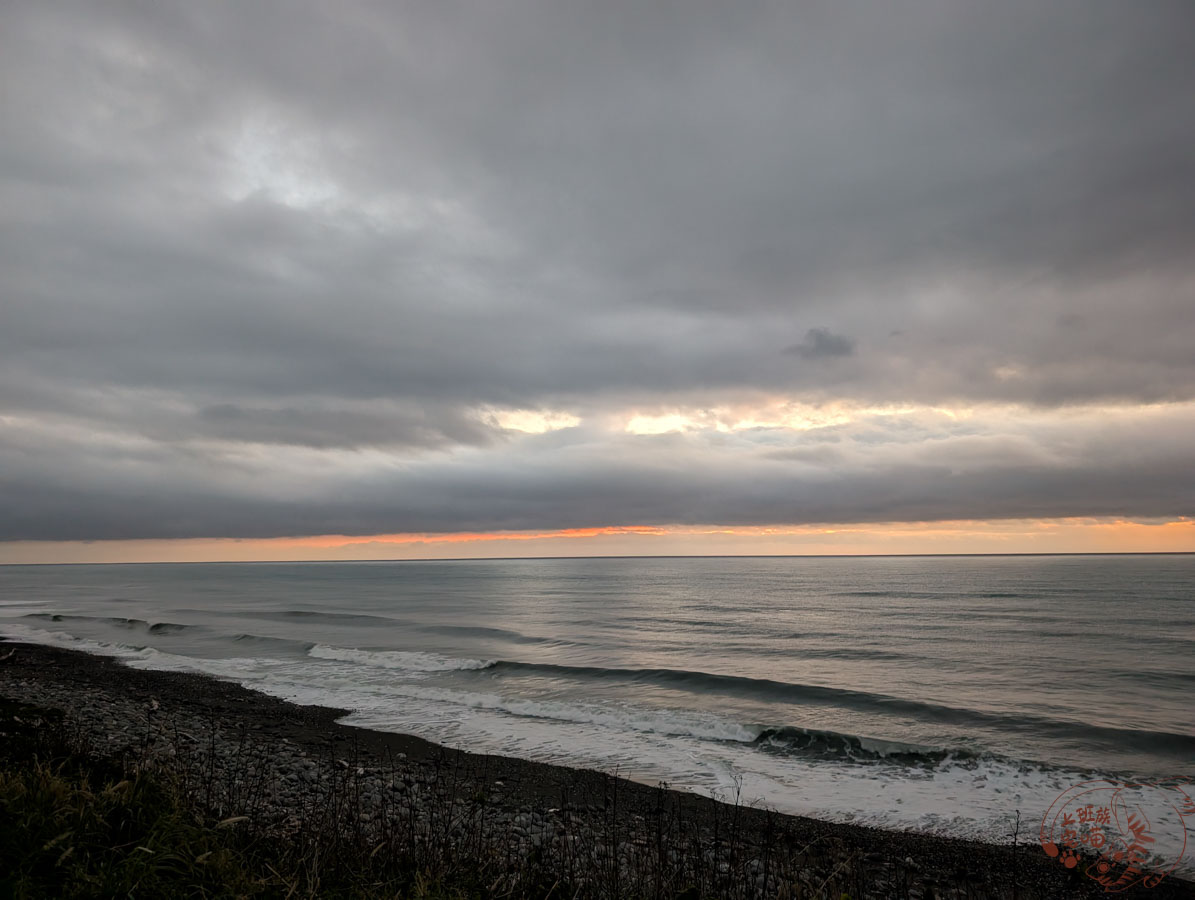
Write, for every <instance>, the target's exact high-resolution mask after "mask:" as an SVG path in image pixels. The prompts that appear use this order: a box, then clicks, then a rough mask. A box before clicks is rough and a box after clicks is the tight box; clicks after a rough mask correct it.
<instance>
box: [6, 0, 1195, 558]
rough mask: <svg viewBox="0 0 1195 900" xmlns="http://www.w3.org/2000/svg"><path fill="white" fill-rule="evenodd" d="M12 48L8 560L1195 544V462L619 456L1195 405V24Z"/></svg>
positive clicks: (214, 11)
mask: <svg viewBox="0 0 1195 900" xmlns="http://www.w3.org/2000/svg"><path fill="white" fill-rule="evenodd" d="M0 18H2V20H3V27H0V79H3V83H4V85H5V92H4V93H3V95H2V97H0V103H2V104H3V110H2V112H3V115H2V116H0V416H3V417H4V419H3V420H2V421H3V423H4V424H3V426H2V427H3V431H0V466H2V467H0V499H2V500H3V501H4V504H5V507H6V508H7V509H10V510H16V512H15V514H13V515H12V516H9V517H6V524H5V527H4V529H3V533H2V534H0V537H8V538H20V537H56V536H57V537H62V536H68V535H69V536H73V537H87V538H102V537H119V536H130V535H133V534H136V535H138V536H153V535H155V534H161V535H172V536H183V535H186V536H192V535H201V534H203V535H209V534H210V535H215V534H220V535H225V534H227V535H244V536H250V535H256V536H263V535H267V534H282V533H286V534H293V533H301V532H302V531H304V530H305V531H309V532H328V531H339V530H343V531H351V532H353V533H364V532H367V531H369V530H379V531H392V530H398V529H414V530H439V529H453V528H458V527H459V528H490V527H547V526H549V525H553V526H556V525H561V526H562V525H564V524H568V525H590V524H612V523H613V524H617V523H618V522H623V521H637V522H662V521H677V522H680V521H697V520H698V519H699V518H700V517H705V518H704V519H702V521H724V522H728V523H730V522H734V523H749V522H776V521H798V520H800V521H814V520H816V519H817V517H821V518H822V519H824V520H826V521H845V520H847V519H848V518H850V517H854V518H855V519H856V520H859V521H877V520H879V519H881V518H884V517H888V518H897V519H900V518H926V517H928V518H934V517H937V518H942V517H959V516H964V517H993V516H1012V515H1022V514H1024V515H1031V514H1032V515H1038V514H1041V515H1045V514H1047V513H1046V512H1042V510H1052V512H1050V513H1048V514H1051V515H1068V514H1075V515H1080V514H1095V513H1092V512H1091V510H1094V509H1097V508H1098V509H1101V510H1104V512H1103V513H1101V514H1116V513H1125V514H1128V513H1129V512H1132V514H1134V515H1170V514H1176V510H1178V512H1179V513H1181V512H1184V511H1185V512H1190V504H1189V499H1190V492H1189V486H1190V480H1189V477H1187V476H1184V475H1183V474H1182V469H1183V466H1184V465H1186V471H1192V470H1195V466H1191V465H1189V463H1191V462H1192V460H1190V459H1188V456H1189V455H1190V454H1189V452H1188V451H1190V450H1191V447H1190V443H1189V440H1188V441H1181V440H1180V441H1179V442H1178V444H1177V446H1174V445H1170V444H1168V445H1167V446H1168V448H1169V449H1168V450H1167V451H1166V453H1165V454H1161V455H1156V454H1152V453H1150V452H1142V453H1140V454H1136V455H1132V454H1130V455H1126V456H1125V457H1124V458H1119V459H1117V460H1112V461H1109V460H1107V459H1104V457H1103V456H1102V455H1101V447H1102V445H1101V443H1100V442H1099V441H1096V440H1094V439H1092V440H1089V441H1087V442H1086V443H1082V446H1083V447H1084V452H1083V453H1082V454H1067V455H1066V456H1065V460H1066V462H1065V465H1060V464H1058V463H1056V462H1051V461H1049V460H1043V459H1042V458H1040V456H1039V450H1040V447H1041V446H1042V442H1043V441H1045V438H1043V437H1041V435H1039V434H1035V435H1033V436H1027V435H1024V434H1020V433H1019V432H1017V431H1016V428H1015V423H1013V422H1012V421H1010V420H1009V419H1008V418H1007V416H1005V414H1004V413H999V414H997V413H992V414H990V415H988V414H981V415H980V416H979V417H978V418H977V419H976V420H975V422H976V424H974V425H973V426H972V427H974V428H975V429H976V432H977V433H976V434H975V435H974V436H973V437H974V439H975V440H977V441H979V442H980V443H979V444H977V445H967V444H960V443H958V442H957V441H955V442H954V443H951V444H950V445H949V446H950V447H951V451H950V452H951V454H958V455H961V456H967V455H968V454H975V453H979V456H980V457H981V458H982V461H981V462H974V463H968V466H967V468H966V472H965V473H964V474H962V475H955V474H949V473H953V472H954V471H955V470H954V468H953V466H954V465H955V463H953V462H951V459H956V460H957V458H961V457H959V456H949V457H948V456H947V455H946V454H945V449H944V448H945V446H946V445H944V444H942V443H941V442H940V439H939V438H936V437H935V436H934V435H932V434H928V433H926V432H925V431H924V430H923V429H921V428H920V427H916V428H912V429H911V430H910V431H909V440H910V441H911V442H912V445H914V446H917V447H920V448H921V451H920V452H921V453H922V455H921V456H917V455H916V454H914V453H913V452H912V447H911V446H907V445H906V442H905V441H904V439H903V437H902V435H904V432H902V431H901V429H900V428H899V427H897V426H896V424H894V423H893V422H888V423H887V424H886V425H885V426H884V427H883V428H880V429H878V430H874V431H872V432H871V433H870V434H869V433H867V432H865V431H860V432H858V433H855V432H852V435H851V438H850V440H849V441H847V440H846V439H845V438H843V437H842V435H841V434H839V433H837V432H834V430H833V429H831V430H830V431H829V432H826V433H825V434H824V435H823V439H819V441H817V442H812V443H811V442H809V441H807V440H805V438H803V437H800V436H799V435H798V436H794V435H792V434H783V433H780V432H774V431H769V430H767V429H764V431H763V432H761V433H760V434H759V435H758V438H759V440H760V441H764V442H765V443H766V444H767V446H766V449H763V448H761V447H758V446H754V445H752V446H749V447H742V446H738V445H737V444H734V443H733V440H737V438H733V439H732V438H722V440H724V441H731V442H732V443H731V444H725V443H724V444H718V443H717V442H716V441H713V439H711V441H712V442H711V443H710V444H708V445H704V444H703V445H700V446H698V447H696V448H694V447H691V446H689V447H688V449H687V450H686V453H688V454H691V456H689V457H687V458H686V465H687V467H688V468H687V471H686V472H677V471H674V468H675V465H676V461H675V460H673V459H671V458H670V457H668V456H666V455H665V456H660V451H659V450H658V445H668V446H671V444H670V442H673V441H674V438H675V436H670V435H661V436H657V437H647V436H643V437H642V438H641V439H636V440H629V438H628V437H627V436H626V435H623V434H620V433H618V432H617V430H615V431H613V432H611V431H610V430H608V429H606V430H603V429H602V428H599V427H597V425H596V424H593V423H596V422H599V421H606V420H607V419H608V418H609V417H611V416H615V415H616V414H618V415H623V414H624V413H626V412H627V411H635V410H643V411H655V412H667V411H668V410H670V409H677V408H708V407H713V406H718V405H726V404H731V405H733V404H735V403H740V402H746V401H745V400H744V398H748V399H749V398H757V397H760V396H772V395H775V396H783V397H787V398H791V399H793V400H796V401H800V402H803V403H808V404H814V405H817V404H834V403H846V404H848V405H854V406H855V407H867V406H874V405H877V404H881V405H882V404H896V405H901V404H910V405H919V406H926V407H932V406H943V405H946V406H949V405H957V406H962V407H978V408H980V409H984V408H987V407H988V406H992V405H995V406H994V407H993V408H995V407H999V408H1000V409H1003V408H1004V405H1005V404H1017V405H1020V406H1021V407H1023V408H1024V409H1026V410H1029V411H1031V412H1032V415H1034V416H1037V415H1038V413H1037V412H1034V411H1035V410H1055V411H1056V412H1057V415H1058V416H1060V418H1059V421H1060V422H1064V421H1069V419H1068V418H1067V417H1068V416H1071V415H1072V413H1073V414H1075V415H1079V414H1081V413H1082V411H1083V410H1084V409H1085V408H1087V407H1089V406H1092V405H1103V406H1109V405H1118V404H1127V405H1136V404H1165V403H1183V402H1186V401H1191V400H1193V399H1195V354H1192V352H1191V349H1190V348H1191V347H1192V346H1195V333H1193V332H1195V318H1193V317H1192V315H1191V311H1192V309H1193V308H1195V271H1193V265H1195V264H1193V263H1192V260H1191V254H1190V247H1191V246H1192V245H1195V217H1193V216H1192V215H1191V210H1192V209H1195V156H1192V154H1191V153H1190V148H1191V147H1192V146H1195V116H1192V114H1191V107H1190V85H1192V84H1195V52H1193V51H1195V48H1193V47H1192V46H1191V37H1190V36H1191V35H1192V34H1195V13H1193V12H1192V8H1191V6H1190V5H1189V4H1188V3H1185V2H1177V0H1176V2H1159V3H1153V4H1150V5H1149V6H1148V7H1142V6H1140V5H1137V6H1132V5H1125V4H1120V3H1114V2H1102V0H1097V2H1090V0H1082V2H1079V0H1065V2H1061V3H1055V4H1050V5H1049V6H1043V5H1042V4H1038V3H1030V2H1027V0H1026V2H1019V0H1018V2H1012V3H1005V4H997V5H994V4H980V3H950V4H943V3H939V2H936V0H922V2H902V3H897V4H888V5H885V6H884V7H883V8H882V9H881V8H878V7H875V6H874V5H867V6H862V7H859V8H857V9H852V8H850V7H849V5H848V6H844V5H843V4H841V3H829V2H820V0H816V2H807V3H800V4H780V3H755V2H749V3H746V4H736V5H734V6H733V7H732V6H728V5H725V4H698V5H697V6H689V7H686V8H685V10H684V11H683V12H681V11H674V10H669V9H667V8H665V7H663V6H658V5H653V6H644V5H642V4H632V3H622V2H612V3H600V4H599V3H593V4H588V5H582V6H571V7H569V8H567V9H566V8H565V7H563V6H560V5H557V4H549V3H541V2H536V0H523V2H520V3H516V4H515V5H514V6H510V5H506V6H504V7H503V9H501V10H498V9H497V8H491V7H489V6H487V5H486V4H480V3H468V2H460V3H442V4H433V5H426V6H410V5H406V6H404V5H394V4H384V3H370V2H349V3H343V4H336V5H327V4H317V3H312V2H306V3H298V4H294V3H287V4H282V3H262V4H255V5H254V6H253V7H251V8H250V7H245V6H244V5H241V4H221V3H217V4H205V5H196V4H184V3H174V2H168V3H132V4H124V5H115V6H113V5H104V4H94V3H82V2H79V3H63V4H53V5H47V4H38V3H33V2H24V0H22V2H16V3H10V4H8V5H6V7H5V9H4V11H3V12H0ZM812 323H816V326H815V327H810V326H811V324H812ZM802 333H804V338H803V339H802V340H801V341H800V342H798V343H796V344H795V345H792V346H791V347H788V350H787V351H786V352H777V348H784V347H786V340H785V336H789V337H788V340H789V341H791V340H792V337H791V336H794V335H800V334H802ZM794 356H795V357H796V359H795V360H794ZM492 408H514V409H533V410H534V409H562V410H566V411H570V412H573V413H575V414H577V415H579V416H581V417H582V418H583V419H584V420H585V424H584V425H583V426H582V427H581V428H576V429H569V430H567V431H565V432H556V433H553V434H549V435H544V436H542V437H539V438H534V439H531V438H527V439H523V438H518V436H517V435H512V434H511V433H510V432H509V431H504V430H503V429H502V428H501V427H499V425H498V424H497V423H496V422H495V420H493V419H492V418H488V417H487V413H486V410H489V409H492ZM1076 411H1077V412H1076ZM624 418H625V416H624ZM1035 421H1037V420H1036V419H1035ZM1133 423H1134V424H1133V425H1132V427H1133V428H1140V429H1141V431H1142V434H1143V435H1147V434H1152V431H1151V429H1152V428H1153V427H1154V419H1153V418H1151V414H1149V413H1148V412H1142V413H1141V418H1140V421H1138V420H1136V419H1134V420H1133ZM835 434H837V435H838V436H837V438H834V435H835ZM832 438H833V439H832ZM1143 439H1144V438H1143ZM553 442H554V443H553ZM1060 442H1064V441H1063V438H1060V437H1057V436H1051V437H1050V439H1049V441H1046V443H1047V444H1048V445H1049V446H1051V447H1056V446H1058V445H1059V443H1060ZM686 446H688V445H686ZM549 447H551V452H549V451H548V449H546V448H549ZM728 447H733V448H735V449H734V450H733V452H731V450H730V449H728ZM897 447H900V448H903V450H904V451H907V452H908V456H907V457H902V458H900V459H896V458H893V457H889V456H887V455H886V454H887V453H889V452H890V451H893V448H897ZM976 447H980V448H981V450H982V452H980V450H977V449H976ZM537 448H538V449H537ZM996 448H1000V449H999V452H997V451H996ZM848 449H849V454H848ZM769 453H770V454H772V455H770V456H769V455H767V454H769ZM312 454H315V456H313V455H312ZM319 454H323V456H322V457H319V458H318V460H317V457H318V455H319ZM520 454H522V455H523V456H520ZM843 454H848V455H847V456H844V455H843ZM262 458H269V459H272V460H273V464H272V465H262V464H260V459H262ZM520 458H525V461H524V462H519V459H520ZM968 458H970V457H968ZM382 460H385V462H382ZM819 460H837V463H835V465H833V466H830V465H828V464H826V465H823V464H822V463H819ZM365 461H368V465H366V462H365ZM432 463H435V465H436V468H434V469H427V470H425V469H424V468H422V467H424V466H427V465H431V464H432ZM566 463H567V464H566ZM810 466H812V467H813V468H812V469H810V468H809V467H810ZM776 467H781V468H780V469H777V468H776ZM788 467H792V468H788ZM247 471H252V472H253V473H254V475H253V477H252V478H251V479H248V480H244V479H243V478H242V476H243V474H244V473H245V472H247ZM943 472H946V473H948V475H947V477H945V478H942V477H939V476H941V475H942V473H943ZM815 473H816V475H815ZM1018 479H1019V480H1018ZM760 484H774V485H780V486H781V487H780V488H777V489H776V490H775V491H773V492H769V491H765V490H762V489H761V488H759V485H760ZM943 485H946V486H947V487H943ZM1018 485H1019V486H1018ZM1163 485H1168V487H1164V486H1163ZM1130 489H1132V491H1136V493H1132V491H1131V490H1130ZM695 498H696V499H695ZM699 500H700V502H698V501H699ZM1184 504H1186V505H1185V506H1184ZM778 516H787V517H789V518H788V519H781V518H777V517H778Z"/></svg>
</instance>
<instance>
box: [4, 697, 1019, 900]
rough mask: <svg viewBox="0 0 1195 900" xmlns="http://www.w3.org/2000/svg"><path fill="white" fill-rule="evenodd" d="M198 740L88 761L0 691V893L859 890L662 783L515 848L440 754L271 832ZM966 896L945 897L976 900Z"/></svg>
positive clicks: (257, 772)
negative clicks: (414, 770)
mask: <svg viewBox="0 0 1195 900" xmlns="http://www.w3.org/2000/svg"><path fill="white" fill-rule="evenodd" d="M214 734H215V723H213V727H212V735H213V736H212V737H211V738H210V740H190V741H186V742H179V741H176V742H175V744H176V746H174V747H173V748H172V750H171V753H169V754H166V755H162V754H155V753H151V752H149V751H148V743H149V742H148V741H147V742H146V743H147V746H145V747H141V748H135V747H134V748H130V749H129V750H128V751H127V752H125V753H124V754H123V755H121V756H119V757H101V756H96V755H94V754H93V753H92V752H91V751H90V750H89V748H88V747H87V746H86V744H85V743H84V742H83V741H82V740H81V739H80V738H79V737H78V736H76V735H73V734H72V733H71V732H70V729H69V728H68V727H67V726H65V725H64V723H63V721H62V718H61V716H60V715H59V714H57V713H55V712H53V711H46V710H40V709H36V708H33V707H29V706H24V705H21V704H15V703H12V702H9V701H5V700H3V699H2V698H0V898H8V897H12V898H45V897H63V898H82V897H121V898H136V897H146V898H150V897H152V898H158V897H186V898H224V897H228V898H234V897H235V898H241V897H244V898H267V897H268V898H273V897H278V898H288V900H289V898H302V897H329V898H340V897H344V898H350V897H352V898H424V900H473V898H488V897H504V898H512V900H517V898H523V900H557V898H560V900H581V898H592V900H608V898H609V900H613V898H623V897H626V898H641V900H665V898H678V900H701V898H715V897H716V898H728V900H736V898H742V900H747V898H755V897H761V896H768V897H773V896H774V897H779V898H789V900H806V898H821V900H842V898H848V900H849V898H850V897H859V896H861V895H863V893H864V892H865V889H867V888H872V887H874V885H875V877H876V875H877V871H876V866H875V864H874V863H868V862H867V861H866V860H864V859H863V858H862V854H861V853H860V852H859V851H857V850H856V851H851V850H849V849H848V848H846V847H844V846H841V845H838V844H836V842H835V841H834V840H833V839H832V838H828V837H827V838H819V839H815V840H813V841H812V842H808V843H807V842H806V841H802V840H797V839H796V837H795V836H794V835H793V834H792V833H791V832H789V831H788V830H787V826H786V824H785V820H784V817H780V816H773V817H770V818H769V819H768V820H767V824H766V825H765V827H763V828H762V829H760V828H758V827H753V828H751V829H748V828H746V827H745V826H744V825H743V822H742V821H741V818H742V816H743V814H744V810H743V808H742V807H741V806H739V805H738V804H737V803H735V804H732V805H731V806H729V807H723V806H717V807H714V808H713V813H712V820H711V819H709V818H707V819H704V820H697V819H694V818H693V817H692V816H690V815H688V814H687V813H686V812H685V809H686V807H684V806H683V805H682V804H681V803H679V802H678V800H677V795H675V794H672V793H671V792H669V791H667V790H665V789H664V786H661V789H660V790H659V791H658V792H657V793H656V795H655V796H656V801H655V808H654V809H644V808H639V809H637V810H635V811H634V815H633V816H632V815H628V814H627V813H628V812H631V811H629V810H626V809H620V804H623V803H624V800H623V798H622V797H621V795H620V793H619V792H620V790H622V789H621V788H620V786H619V785H620V782H619V780H618V779H616V778H609V779H607V780H606V782H605V784H606V787H605V789H604V796H597V797H595V796H594V795H593V793H592V789H590V790H588V791H587V792H585V793H584V797H585V800H586V802H587V803H588V804H589V807H588V812H586V813H584V815H583V816H582V817H583V818H585V821H586V823H587V824H586V828H585V829H584V830H582V831H576V830H575V829H574V828H573V827H572V826H571V824H569V823H570V822H571V821H572V820H571V818H570V817H571V816H572V815H573V814H572V813H571V812H570V810H572V809H574V808H575V807H574V806H573V804H572V803H571V799H572V798H571V797H569V796H567V795H564V796H561V797H560V798H559V801H558V806H559V811H558V815H559V816H560V817H561V818H559V821H560V822H561V823H562V826H561V827H562V829H563V831H564V832H566V833H567V834H568V835H573V834H574V833H584V834H586V835H587V837H585V838H583V839H576V838H570V837H567V836H563V837H562V836H560V835H557V838H558V839H557V840H554V841H549V842H546V843H545V844H544V845H543V846H542V847H537V848H528V847H527V846H526V845H525V844H524V845H522V846H521V847H520V846H518V845H516V844H515V843H514V842H512V833H511V831H512V825H511V823H510V822H508V821H505V820H503V819H502V818H501V817H497V816H495V812H496V809H495V807H494V805H493V803H492V802H491V801H490V800H488V799H487V797H486V796H485V793H484V791H481V790H479V789H478V782H477V780H476V779H474V778H470V777H469V776H468V775H467V773H465V772H464V771H463V769H462V767H461V766H460V764H459V763H458V762H454V758H453V757H452V756H451V755H448V754H446V755H444V756H443V757H442V758H441V759H440V760H439V761H438V762H436V763H435V764H434V765H433V766H432V767H431V770H430V772H425V776H426V777H425V784H424V785H422V786H420V787H408V788H406V789H399V787H398V784H397V783H398V782H402V781H404V780H406V782H407V784H408V785H412V784H413V782H411V781H410V780H409V779H407V778H406V776H405V774H404V771H405V770H403V769H402V768H401V767H392V769H391V770H390V771H388V772H387V775H386V779H385V780H386V781H388V782H390V783H391V786H392V787H393V788H394V792H393V793H391V794H387V793H384V792H383V793H382V794H381V795H379V794H378V793H377V791H376V789H375V788H376V782H375V788H370V787H369V783H368V780H367V779H362V778H361V777H359V774H360V773H359V772H358V767H357V766H356V764H355V762H353V761H348V762H345V761H343V760H337V759H336V758H335V757H333V756H329V758H328V759H327V760H325V761H323V762H322V763H321V764H320V765H319V766H317V767H316V768H315V770H314V774H313V777H312V779H311V781H310V782H309V784H308V785H307V787H306V789H305V790H304V791H303V793H302V796H301V799H300V800H299V807H298V808H297V809H294V810H290V811H289V812H290V813H292V815H290V816H289V817H288V818H287V819H286V820H285V821H284V822H280V820H279V819H278V818H277V816H275V817H274V818H273V819H271V817H270V815H269V810H268V804H267V803H266V798H267V796H268V794H269V790H268V783H269V779H270V778H271V777H272V776H271V774H270V771H269V766H268V765H266V764H265V763H264V761H263V755H262V753H261V751H260V748H258V752H257V753H256V754H255V753H254V748H253V745H252V742H251V741H248V740H247V739H242V741H241V744H240V746H239V747H237V746H235V745H233V746H231V748H230V745H229V744H227V743H224V744H223V745H222V749H221V748H220V747H218V746H217V742H216V740H215V737H214ZM457 759H459V757H457ZM483 782H484V779H483ZM417 790H421V791H424V792H425V793H424V794H422V795H421V797H420V799H418V800H417V801H414V800H411V799H410V797H411V795H412V794H413V793H414V792H416V791H417ZM370 791H373V793H372V794H369V795H368V796H367V795H366V793H365V792H370ZM731 799H732V800H733V799H734V798H731ZM595 801H596V802H597V803H598V804H599V805H598V806H596V807H595V806H593V803H594V802H595ZM416 809H417V810H418V813H416ZM632 820H634V821H635V822H636V824H634V825H633V826H632V825H631V824H629V823H630V822H631V821H632ZM885 877H886V878H887V879H888V881H887V884H886V887H885V889H884V890H885V892H886V894H885V895H886V896H890V897H892V898H909V897H913V896H918V894H916V893H915V892H913V891H912V890H911V888H912V884H911V883H910V880H909V877H908V872H907V870H903V869H900V868H899V867H896V868H889V869H888V870H887V871H886V872H885ZM974 890H975V893H974V894H972V887H971V886H970V885H965V886H963V888H962V890H961V891H959V892H957V893H955V892H951V895H952V896H960V897H971V896H974V897H988V896H993V894H991V893H990V890H985V889H984V887H983V886H982V885H976V886H975V887H974ZM1014 890H1015V888H1014ZM924 896H925V897H927V898H928V897H931V896H934V894H933V892H932V891H931V892H929V893H926V894H925V895H924ZM1008 896H1015V894H1009V895H1008Z"/></svg>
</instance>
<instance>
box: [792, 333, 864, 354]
mask: <svg viewBox="0 0 1195 900" xmlns="http://www.w3.org/2000/svg"><path fill="white" fill-rule="evenodd" d="M784 352H785V353H791V354H794V355H795V356H800V357H801V358H802V359H825V358H827V357H834V356H850V355H851V354H852V353H854V352H855V342H854V341H852V340H851V339H850V338H848V337H844V336H842V335H841V334H831V333H830V332H829V331H827V330H826V329H824V328H810V329H809V330H808V331H807V332H805V339H804V340H802V341H801V343H799V344H793V345H792V346H791V347H786V348H785V350H784Z"/></svg>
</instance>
